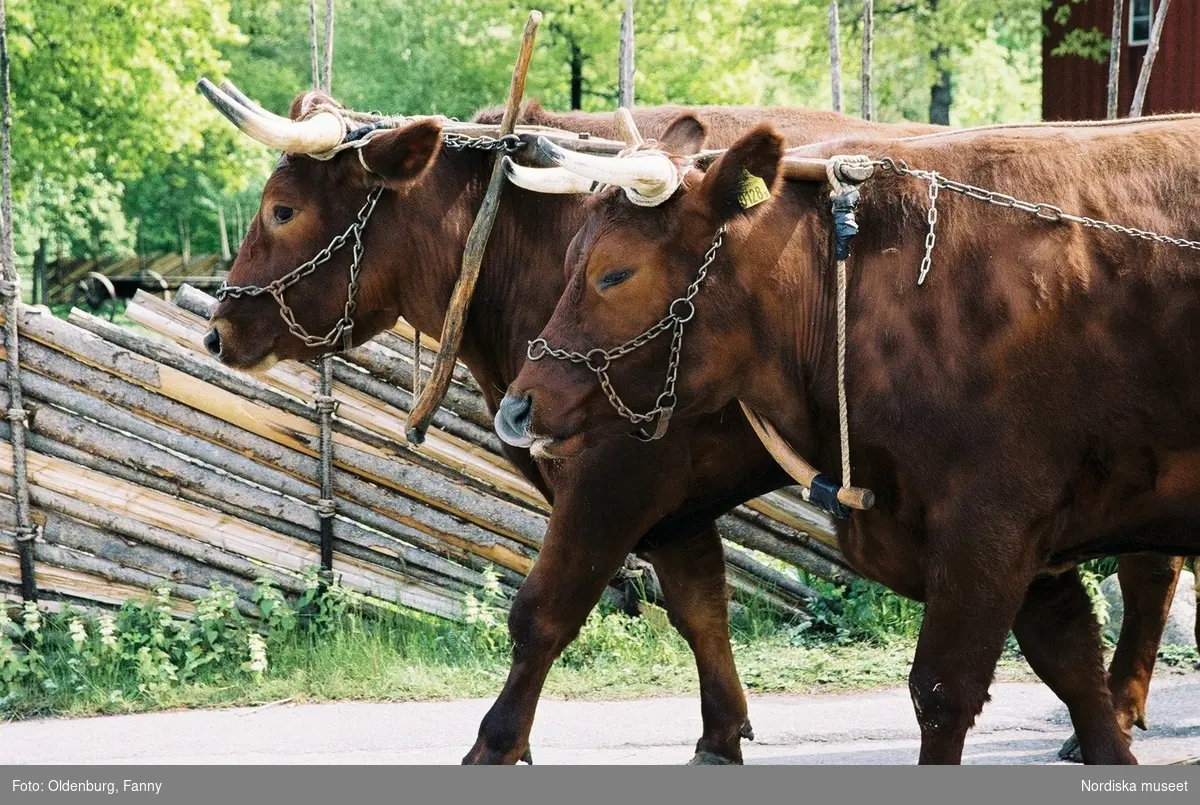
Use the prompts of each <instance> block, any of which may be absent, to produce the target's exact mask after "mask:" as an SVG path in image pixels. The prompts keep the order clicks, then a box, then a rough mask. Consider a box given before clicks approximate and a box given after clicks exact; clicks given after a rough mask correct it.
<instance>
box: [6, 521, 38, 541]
mask: <svg viewBox="0 0 1200 805" xmlns="http://www.w3.org/2000/svg"><path fill="white" fill-rule="evenodd" d="M13 533H14V534H16V538H17V542H35V541H37V540H39V539H41V538H42V534H43V528H42V526H41V525H39V524H38V523H33V524H31V525H27V526H17V527H16V528H15V529H13Z"/></svg>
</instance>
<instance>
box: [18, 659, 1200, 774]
mask: <svg viewBox="0 0 1200 805" xmlns="http://www.w3.org/2000/svg"><path fill="white" fill-rule="evenodd" d="M489 705H490V701H487V700H478V699H476V700H468V701H452V702H413V703H398V704H376V703H367V702H346V703H338V704H314V705H299V706H289V705H282V706H278V707H268V708H260V709H241V710H197V711H186V712H177V713H154V714H148V715H135V716H110V717H105V718H92V719H76V720H47V721H30V722H23V723H12V724H3V725H0V747H3V748H2V749H0V756H2V757H3V759H4V762H6V763H134V764H141V763H147V764H148V763H185V764H190V763H199V764H205V763H246V764H252V763H304V764H316V763H338V764H356V763H457V762H458V761H459V760H460V759H461V757H462V755H463V754H464V753H465V752H466V750H467V748H468V747H469V746H470V744H471V742H472V739H473V738H474V735H475V730H476V729H477V727H478V724H479V719H480V718H481V717H482V716H483V714H484V712H485V711H486V710H487V708H488V706H489ZM750 717H751V720H752V721H753V723H754V730H755V732H756V733H757V736H758V740H757V741H755V742H753V743H746V744H745V754H746V761H747V763H881V764H887V763H892V764H896V763H900V764H907V763H914V762H915V761H916V758H917V748H918V732H917V726H916V721H915V720H914V718H913V713H912V704H911V703H910V702H909V698H908V692H907V690H903V689H893V690H884V691H877V692H871V693H855V694H847V695H813V696H755V697H754V698H752V699H751V702H750ZM1149 717H1150V723H1151V730H1150V731H1149V732H1146V733H1139V734H1138V736H1137V739H1136V743H1135V745H1134V751H1135V753H1136V754H1137V755H1138V758H1139V759H1140V760H1141V761H1142V762H1143V763H1167V762H1174V761H1179V760H1182V759H1184V758H1187V757H1192V758H1194V757H1197V756H1200V674H1189V675H1186V676H1179V675H1176V676H1163V677H1162V678H1160V679H1158V680H1156V681H1155V688H1154V691H1153V693H1152V695H1151V697H1150V713H1149ZM1069 733H1070V726H1069V723H1068V720H1067V715H1066V711H1065V710H1064V709H1063V707H1062V706H1061V705H1060V704H1059V703H1058V701H1057V699H1055V698H1054V696H1053V694H1051V693H1050V691H1049V690H1047V689H1046V688H1045V687H1044V686H1042V685H1037V684H1001V685H995V686H994V687H993V689H992V701H991V703H989V704H988V706H987V707H986V708H985V709H984V711H983V716H982V717H981V719H980V721H979V724H978V725H977V726H976V728H975V730H974V731H973V732H972V733H971V736H970V738H969V739H968V744H967V752H966V761H967V762H968V763H1050V762H1054V761H1056V755H1055V753H1056V751H1057V749H1058V747H1059V745H1060V744H1061V743H1062V741H1063V739H1064V738H1066V737H1067V735H1068V734H1069ZM699 734H700V707H699V703H698V701H697V700H696V699H692V698H664V699H648V700H642V701H632V702H629V701H626V702H584V701H559V700H545V701H543V702H542V704H541V706H540V707H539V708H538V718H537V723H536V726H535V727H534V729H533V740H532V744H533V757H534V760H535V762H537V763H554V764H566V763H577V764H593V763H599V764H604V763H613V764H624V763H629V764H635V763H667V764H675V763H683V762H685V761H686V760H688V759H689V758H690V757H691V755H692V750H693V747H694V745H695V739H696V738H697V737H698V736H699Z"/></svg>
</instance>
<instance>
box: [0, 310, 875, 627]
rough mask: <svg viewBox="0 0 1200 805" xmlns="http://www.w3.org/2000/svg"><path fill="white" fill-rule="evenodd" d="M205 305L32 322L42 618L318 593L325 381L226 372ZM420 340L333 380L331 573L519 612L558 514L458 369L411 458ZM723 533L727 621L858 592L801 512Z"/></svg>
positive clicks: (389, 344)
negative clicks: (267, 589)
mask: <svg viewBox="0 0 1200 805" xmlns="http://www.w3.org/2000/svg"><path fill="white" fill-rule="evenodd" d="M213 305H214V300H213V299H212V297H210V296H208V295H207V294H205V293H203V292H202V291H198V290H196V289H194V288H191V287H189V286H184V287H183V288H182V289H181V290H180V291H178V292H177V293H176V294H175V298H174V304H171V303H168V302H166V301H164V300H162V299H160V298H158V297H155V296H152V295H149V294H146V293H144V292H139V294H138V296H137V297H135V299H134V300H133V301H132V302H131V303H130V304H129V306H128V308H127V311H126V315H127V316H128V317H129V318H130V319H132V320H133V321H134V322H136V323H137V324H139V325H141V326H142V327H144V328H146V329H147V330H150V331H153V333H154V335H145V334H142V333H140V332H138V331H135V330H133V329H129V328H122V327H118V326H115V325H113V324H110V323H109V322H107V321H104V320H102V319H99V318H96V317H93V316H90V315H89V314H87V313H84V312H82V311H79V310H75V311H72V313H71V315H70V317H69V319H68V320H67V321H62V320H60V319H56V318H54V317H53V316H51V315H49V313H47V312H45V311H44V309H38V308H23V309H22V310H21V313H20V315H21V316H22V320H21V321H20V322H19V324H20V332H21V353H20V358H21V363H22V372H21V383H22V387H23V389H24V393H25V395H26V398H27V404H26V408H28V409H30V412H31V413H30V417H29V430H28V434H27V444H28V448H29V451H30V453H29V479H30V486H31V498H32V504H33V515H34V519H35V522H36V523H37V524H39V525H41V526H42V529H43V531H42V536H41V539H39V540H38V541H37V542H36V543H35V550H36V555H35V559H36V566H37V579H38V585H39V588H40V592H41V595H42V598H43V599H45V600H48V601H53V600H56V599H57V600H60V601H68V602H72V603H94V602H99V603H105V604H116V603H119V602H121V601H123V600H128V599H130V598H137V597H141V596H144V595H145V593H146V591H147V590H154V589H157V588H159V587H161V586H163V585H164V584H167V585H169V586H170V587H171V588H172V591H173V593H172V594H173V605H174V606H175V608H176V609H177V610H178V611H180V612H183V613H186V612H188V611H190V610H191V609H192V607H193V605H194V601H195V600H197V599H198V598H199V597H201V596H203V595H204V594H205V593H206V591H207V590H208V588H209V587H210V586H211V585H212V584H213V583H220V584H222V585H224V586H226V587H229V588H231V589H233V590H234V591H235V592H236V593H237V596H238V605H239V606H240V607H241V608H242V609H243V610H244V611H246V612H248V613H250V612H253V611H254V605H253V603H252V602H253V594H254V585H255V583H256V581H257V580H258V579H260V578H263V577H266V578H270V579H272V580H273V581H274V582H275V583H276V584H278V585H279V586H280V587H281V588H283V589H284V590H285V591H289V592H299V591H301V590H302V589H303V588H304V586H305V584H310V583H312V575H311V572H309V569H310V568H313V567H315V566H316V565H317V564H318V563H319V543H320V537H319V534H320V525H319V517H318V513H317V507H316V502H317V500H318V499H319V497H320V489H319V485H318V482H317V479H318V478H319V477H320V476H319V472H318V469H319V468H318V463H319V462H318V456H319V442H318V427H317V424H316V418H315V416H314V408H313V405H312V400H313V396H314V395H315V394H316V392H317V389H318V384H319V378H318V372H317V370H316V369H315V368H314V367H312V366H310V365H307V364H303V363H298V362H293V361H284V362H281V363H279V364H277V365H276V366H274V367H272V368H271V369H270V370H268V371H267V372H266V373H265V374H263V375H262V376H261V377H258V378H253V377H250V376H248V375H245V374H242V373H239V372H236V371H233V370H230V369H228V368H226V367H224V366H222V365H221V364H220V363H219V362H217V361H215V360H213V359H212V358H210V357H209V356H208V355H207V353H206V351H205V349H204V347H203V344H202V341H201V339H202V337H203V335H204V333H205V331H206V329H207V324H206V319H207V315H208V313H209V312H210V310H211V309H212V306H213ZM412 336H413V333H412V329H411V328H410V327H408V325H407V324H405V323H404V322H400V323H399V324H398V325H397V326H396V327H395V328H394V329H393V330H391V331H388V332H385V333H383V334H381V335H380V336H378V337H376V338H375V339H373V340H372V341H370V342H368V343H366V344H363V345H361V346H359V347H356V348H355V349H353V350H352V351H350V352H349V353H347V354H344V355H341V356H339V357H337V358H336V359H335V360H334V396H335V397H336V398H337V400H338V408H337V411H336V415H335V417H334V424H333V431H334V468H335V481H334V487H335V489H336V498H337V510H338V517H337V518H336V519H335V521H334V529H333V534H334V552H335V555H334V572H335V574H336V575H337V576H338V577H339V578H340V579H341V582H342V584H343V585H344V586H345V587H346V588H348V589H349V590H351V591H352V592H353V593H354V594H355V595H357V596H359V597H360V598H361V599H362V600H364V601H374V602H376V603H380V604H384V603H392V602H394V603H398V604H400V605H402V606H406V607H410V608H413V609H417V610H420V611H423V612H427V613H431V614H435V615H438V616H441V617H446V618H451V619H460V618H462V617H463V613H464V600H465V595H466V594H470V593H474V592H476V591H478V590H480V589H481V588H483V587H484V586H485V583H486V582H485V575H484V573H483V571H484V570H485V568H488V567H491V568H494V569H495V571H496V573H497V574H498V576H499V583H500V587H501V591H502V592H503V593H504V594H505V595H506V596H507V597H511V595H512V593H513V592H514V591H515V589H516V588H517V587H518V586H519V585H520V583H521V581H522V579H523V577H524V575H525V574H526V573H527V572H528V571H529V569H530V567H531V566H532V563H533V561H534V559H535V557H536V554H537V550H538V547H539V546H540V544H541V540H542V536H543V534H544V532H545V528H546V522H547V517H548V514H549V507H548V505H547V504H546V502H545V500H543V499H542V498H541V496H540V494H539V493H538V492H537V491H536V490H535V489H534V488H533V487H532V486H531V485H529V484H528V483H527V482H526V481H525V480H524V479H523V478H521V477H520V476H519V475H518V474H516V473H515V472H514V471H513V469H512V468H511V467H510V466H509V465H508V463H507V462H506V461H505V459H504V458H503V457H502V456H501V453H500V444H499V441H498V440H497V439H496V437H495V435H494V434H493V433H492V431H491V417H490V416H489V414H488V411H487V408H486V406H485V404H484V401H483V398H482V394H481V393H480V390H479V388H478V386H477V385H476V384H475V382H474V381H473V379H472V378H471V376H470V374H469V373H468V372H467V371H466V369H465V367H462V366H461V365H460V366H457V367H456V369H455V373H454V380H453V383H452V385H451V388H450V391H449V393H448V394H447V396H446V399H445V401H444V402H443V406H442V408H441V409H440V410H439V411H438V412H437V414H436V416H435V418H434V423H433V427H432V428H431V429H430V432H429V435H428V438H427V440H426V442H425V443H424V444H423V445H422V446H421V447H420V448H414V447H412V446H410V445H409V444H407V443H406V442H405V440H404V436H403V434H404V422H405V418H406V415H407V412H408V411H409V410H410V408H411V407H412V402H413V401H412V396H411V394H410V392H409V389H411V388H412V381H413V354H414V350H413V348H412V344H411V339H412ZM164 337H165V338H164ZM424 347H425V349H424V350H423V351H422V355H423V359H424V358H429V359H432V356H433V354H434V350H435V349H436V344H435V343H433V342H432V341H430V340H429V339H425V340H424ZM0 371H3V369H2V368H0ZM425 371H426V372H427V371H428V367H427V366H426V367H425ZM0 396H2V392H0ZM6 403H7V400H6V399H5V400H0V404H6ZM8 427H9V425H8V423H7V422H5V423H0V496H7V497H0V592H2V593H4V594H7V595H13V594H14V591H15V590H16V589H18V587H19V568H18V565H17V558H16V555H15V554H16V551H15V544H14V543H13V537H12V536H11V533H9V531H10V527H11V525H12V524H13V523H14V518H15V512H14V507H13V502H12V499H11V495H12V489H13V479H12V476H11V472H12V470H11V467H12V461H11V456H9V455H8V453H9V452H11V448H10V447H9V445H8V444H7V439H8V437H9V436H10V434H9V433H7V429H8ZM718 526H719V528H720V530H721V533H722V535H723V536H724V537H725V539H726V560H727V562H728V578H729V584H730V587H731V588H732V592H733V594H734V598H735V600H739V599H740V600H743V601H744V600H747V599H749V598H751V597H757V598H761V599H763V600H765V601H766V602H767V603H768V604H769V605H771V606H773V607H775V608H776V609H778V610H781V611H782V612H785V613H788V614H791V615H795V616H799V617H804V615H805V607H806V603H807V600H808V598H809V597H811V596H812V594H813V593H812V591H811V590H810V589H809V588H807V587H806V586H805V585H803V584H801V583H799V582H797V581H796V580H795V579H794V578H793V577H792V575H791V574H788V573H785V572H782V571H781V569H779V563H778V562H775V563H772V562H770V561H769V560H768V559H767V558H766V557H770V558H772V559H774V560H779V561H780V562H783V563H787V564H790V565H794V566H796V567H800V568H804V569H805V570H808V571H810V572H811V573H813V574H815V575H817V576H820V577H822V578H826V579H830V580H832V581H845V580H848V579H850V578H852V577H853V573H852V572H851V571H850V570H849V568H848V567H847V565H846V562H845V560H844V559H843V558H842V556H841V555H840V554H839V553H838V551H837V549H836V547H835V540H834V537H833V533H832V524H831V522H830V520H829V519H828V518H827V517H826V516H825V515H824V514H821V513H819V512H817V511H816V510H815V509H813V508H812V507H810V506H808V505H807V504H806V503H804V502H803V501H802V500H801V499H800V497H799V494H798V492H797V491H795V490H792V489H788V490H783V491H780V492H776V493H772V494H769V495H765V496H763V497H761V498H758V499H756V500H753V501H751V502H749V503H747V504H746V505H744V506H740V507H738V508H737V509H735V510H734V511H733V512H731V513H729V514H728V515H726V516H724V517H722V518H721V519H720V520H719V521H718ZM752 552H754V553H752ZM755 553H757V554H758V555H757V556H756V555H754V554H755ZM763 555H765V556H763ZM771 564H775V565H776V566H775V567H772V566H770V565H771ZM627 568H628V571H629V572H627V573H625V574H623V577H624V578H623V579H622V580H619V581H617V582H615V583H614V589H613V590H612V591H611V593H610V595H611V596H612V597H613V598H614V600H616V601H618V602H620V603H628V601H627V600H626V599H627V598H628V597H629V594H630V593H631V592H636V593H637V594H640V595H645V596H646V597H647V598H649V599H650V600H656V599H657V598H659V597H660V594H659V591H658V589H657V584H656V582H655V580H654V577H653V571H652V570H651V569H650V568H649V566H648V565H645V564H644V563H639V562H636V561H635V560H632V559H631V561H630V562H629V563H627ZM618 588H619V589H620V590H621V592H618Z"/></svg>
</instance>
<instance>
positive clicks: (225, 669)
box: [0, 585, 1032, 719]
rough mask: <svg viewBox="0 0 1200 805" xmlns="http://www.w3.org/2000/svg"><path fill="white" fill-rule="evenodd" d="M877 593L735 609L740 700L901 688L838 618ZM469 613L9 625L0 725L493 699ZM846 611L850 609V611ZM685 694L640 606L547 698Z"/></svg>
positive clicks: (904, 650)
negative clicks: (797, 615) (799, 607)
mask: <svg viewBox="0 0 1200 805" xmlns="http://www.w3.org/2000/svg"><path fill="white" fill-rule="evenodd" d="M496 589H498V587H497V588H496ZM880 595H884V594H882V593H879V592H867V591H865V590H857V591H856V590H854V589H851V590H849V591H842V594H841V597H840V599H838V598H832V599H830V600H829V601H828V602H826V603H825V604H823V605H822V606H818V607H817V608H816V609H817V613H818V616H819V617H818V618H817V619H814V620H813V621H811V622H808V623H804V624H796V623H790V622H788V621H786V620H781V619H780V618H778V617H776V616H775V615H774V614H772V613H771V612H770V611H769V610H767V609H766V608H765V607H763V606H761V605H757V604H755V602H747V603H746V604H744V605H743V606H742V607H741V608H740V610H739V611H738V614H737V616H736V617H735V618H734V620H733V623H732V624H731V627H732V633H733V644H734V653H735V659H736V662H737V666H738V670H739V673H740V675H741V679H742V682H743V684H744V686H745V687H746V688H747V689H748V690H749V691H750V692H752V693H802V692H814V691H821V692H837V691H848V690H862V689H868V688H875V687H880V686H887V685H900V684H904V683H905V681H906V679H907V676H908V669H909V665H910V661H911V657H912V652H913V647H914V644H915V643H914V640H913V638H912V636H911V635H904V634H899V635H890V636H889V635H888V634H886V633H884V632H882V631H879V629H880V627H879V624H878V623H876V622H874V621H871V622H869V623H868V624H867V629H866V632H862V631H861V630H860V633H857V634H856V633H855V630H854V629H850V628H848V627H847V626H846V625H845V624H844V623H843V624H839V619H841V618H844V617H847V616H848V614H849V615H853V616H854V617H856V618H857V617H861V615H862V611H863V609H864V607H865V606H866V605H865V603H864V602H865V601H867V600H868V599H870V598H871V597H872V596H880ZM886 595H890V594H886ZM473 600H474V602H475V603H474V604H473V605H472V606H471V607H469V615H470V618H469V620H470V622H468V623H466V624H452V623H448V622H446V621H442V620H438V619H436V618H431V617H425V616H421V615H419V614H414V613H407V612H395V611H377V610H371V611H369V612H367V611H362V610H359V609H356V608H355V607H354V606H352V604H351V603H350V601H349V599H348V598H347V597H346V596H344V595H341V594H338V591H337V590H336V589H335V590H334V591H333V592H332V593H331V594H330V595H327V596H326V597H320V596H318V595H317V594H316V593H315V591H314V592H313V593H312V594H310V595H309V596H307V597H306V600H301V601H297V602H287V601H284V600H283V599H282V597H281V596H279V595H278V592H277V591H274V590H273V589H272V588H270V587H268V586H266V585H264V586H263V587H261V588H260V600H259V601H258V603H259V606H260V607H262V608H263V611H264V612H265V613H266V617H265V618H264V620H263V621H261V622H251V621H248V620H247V619H245V618H243V617H242V616H240V615H238V614H237V613H236V609H235V608H234V607H233V603H232V597H231V596H230V595H229V594H228V593H227V591H217V592H214V594H213V595H212V596H211V597H210V599H209V600H208V601H206V602H204V603H203V604H202V605H201V607H200V610H199V612H198V615H197V617H196V618H195V619H194V620H193V621H192V622H191V623H187V622H182V621H177V620H174V619H172V618H171V617H170V608H169V603H168V598H167V597H166V595H165V594H162V596H161V597H160V598H157V599H152V600H149V601H146V602H135V603H131V604H127V605H126V606H125V607H124V608H122V610H121V611H120V612H119V613H117V615H116V618H115V620H114V622H113V623H112V627H111V629H112V637H111V638H110V642H109V645H107V646H105V645H104V644H103V643H102V640H101V631H102V630H101V625H100V624H99V623H98V622H97V621H96V620H94V619H92V618H89V617H87V616H83V615H82V614H80V613H74V614H72V613H65V614H59V615H48V614H44V615H42V616H41V619H42V622H41V623H40V624H38V625H37V628H36V630H30V629H28V628H27V626H26V625H23V623H22V621H21V618H20V617H19V613H18V617H17V620H16V621H15V622H12V623H10V624H8V626H7V634H8V635H9V637H7V638H4V637H0V717H3V718H10V719H15V718H26V717H31V716H41V715H58V716H85V715H96V714H104V713H127V712H141V711H148V710H160V709H174V708H189V707H216V706H232V705H254V704H261V703H267V702H275V701H280V700H285V699H287V700H292V701H301V702H318V701H331V700H372V701H403V700H432V699H449V698H462V697H491V696H495V695H496V693H497V692H498V691H499V690H500V688H501V686H502V685H503V683H504V679H505V677H506V675H507V673H508V665H509V662H508V652H509V646H508V639H507V634H506V628H505V626H504V614H503V609H502V607H501V606H499V604H500V603H502V602H499V601H497V600H496V599H495V594H494V593H483V594H481V595H480V596H478V597H476V598H474V599H473ZM847 600H851V601H853V600H858V601H859V603H858V604H856V605H855V606H854V607H850V608H847V607H846V605H845V602H846V601H847ZM839 601H840V603H839ZM881 602H882V605H881V606H880V608H879V612H880V613H885V614H886V613H887V612H888V611H892V612H893V616H892V617H893V620H894V619H895V612H896V611H899V610H896V609H895V608H896V607H897V606H899V605H898V604H897V603H896V602H890V601H886V600H884V599H878V600H876V603H881ZM889 607H891V608H892V609H891V610H889ZM910 615H911V613H910ZM909 620H911V618H909ZM72 622H75V625H74V626H72ZM905 622H907V621H905ZM72 629H74V630H75V632H76V635H75V638H76V639H73V638H72ZM264 634H265V637H264V638H263V641H262V642H263V644H264V646H265V651H266V662H267V665H266V668H265V669H261V668H260V669H259V670H257V671H256V670H254V669H253V667H252V666H251V664H250V663H251V659H252V658H251V656H250V646H249V641H250V639H251V635H264ZM6 646H7V648H6ZM6 651H7V653H6ZM6 658H7V659H6ZM22 669H23V670H22ZM998 678H1000V679H1009V680H1012V679H1030V678H1032V677H1031V675H1030V673H1029V671H1028V669H1027V667H1025V664H1024V662H1023V661H1022V660H1021V659H1020V657H1019V655H1017V654H1015V653H1013V652H1010V653H1008V654H1007V655H1006V657H1005V659H1004V661H1003V662H1002V663H1001V668H1000V671H999V677H998ZM697 690H698V686H697V677H696V670H695V665H694V661H693V658H692V655H691V652H690V650H689V649H688V647H687V645H686V643H685V642H684V641H683V639H682V638H681V637H680V636H679V634H678V633H677V632H676V631H675V630H674V629H673V628H671V627H670V626H669V624H668V623H667V619H666V616H665V613H664V612H663V611H662V610H660V609H658V608H657V607H653V606H647V608H646V611H645V613H644V614H643V615H642V616H641V617H638V618H630V617H628V616H626V615H624V614H622V613H620V612H613V611H605V610H599V611H597V612H595V613H593V614H592V616H591V617H590V618H589V620H588V622H587V624H586V625H585V626H584V628H583V629H582V631H581V633H580V635H579V637H578V639H576V640H575V642H573V643H572V644H571V645H570V646H569V647H568V648H567V650H566V651H565V652H564V653H563V655H562V657H560V658H559V660H558V661H557V662H556V663H555V665H554V668H553V669H552V671H551V672H550V675H549V677H548V679H547V682H546V688H545V693H546V695H548V696H558V697H564V698H597V699H599V698H603V699H613V698H635V697H641V696H652V695H669V694H684V695H694V694H695V693H696V692H697Z"/></svg>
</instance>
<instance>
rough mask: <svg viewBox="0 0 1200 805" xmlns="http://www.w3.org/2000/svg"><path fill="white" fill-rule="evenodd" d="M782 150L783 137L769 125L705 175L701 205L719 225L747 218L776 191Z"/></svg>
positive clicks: (751, 134) (754, 132)
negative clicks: (756, 206)
mask: <svg viewBox="0 0 1200 805" xmlns="http://www.w3.org/2000/svg"><path fill="white" fill-rule="evenodd" d="M783 150H784V142H783V137H781V136H780V135H779V133H778V132H776V131H775V129H774V128H772V127H771V126H770V125H767V124H764V125H761V126H758V127H757V128H754V129H752V130H751V131H750V132H749V133H747V134H745V135H744V136H743V137H742V138H741V139H740V140H738V141H737V142H736V143H734V144H733V146H732V147H731V148H730V149H729V150H728V151H726V152H725V153H724V154H722V155H721V158H720V159H718V160H717V161H716V162H715V163H713V165H712V167H710V168H709V169H708V172H707V173H705V174H704V181H702V182H701V183H700V189H699V199H700V203H702V204H703V205H705V207H707V208H708V211H709V212H710V213H711V214H712V215H713V216H714V217H715V218H716V220H717V222H718V223H725V222H726V221H729V220H732V219H734V218H736V217H738V216H739V215H746V214H747V213H748V212H749V211H750V210H752V209H753V208H754V206H755V205H757V204H759V203H761V202H763V201H766V200H767V199H768V198H770V197H771V194H772V193H773V192H774V191H775V188H776V185H777V184H778V182H779V180H780V177H781V175H782V171H781V170H780V164H781V161H782V160H783Z"/></svg>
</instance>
